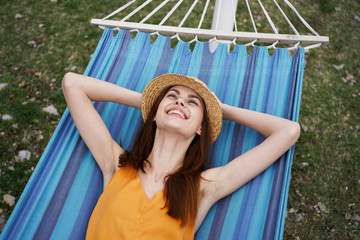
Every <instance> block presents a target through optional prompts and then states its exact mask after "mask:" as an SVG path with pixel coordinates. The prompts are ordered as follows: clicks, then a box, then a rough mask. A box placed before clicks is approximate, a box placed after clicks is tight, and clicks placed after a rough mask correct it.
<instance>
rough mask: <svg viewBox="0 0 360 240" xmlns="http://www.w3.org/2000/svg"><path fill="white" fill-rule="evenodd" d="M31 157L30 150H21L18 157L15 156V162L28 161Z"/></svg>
mask: <svg viewBox="0 0 360 240" xmlns="http://www.w3.org/2000/svg"><path fill="white" fill-rule="evenodd" d="M30 157H31V152H30V151H28V150H21V151H19V152H18V155H17V156H15V160H16V161H21V162H22V161H24V160H25V159H26V160H29V159H30Z"/></svg>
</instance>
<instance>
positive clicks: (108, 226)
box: [86, 168, 194, 240]
mask: <svg viewBox="0 0 360 240" xmlns="http://www.w3.org/2000/svg"><path fill="white" fill-rule="evenodd" d="M164 205H165V200H164V196H163V191H160V192H157V193H156V194H155V195H154V197H153V198H152V199H149V198H148V196H147V195H146V193H145V192H144V189H143V188H142V185H141V182H140V179H139V174H138V172H137V170H135V169H132V168H120V169H119V170H118V171H117V172H116V173H115V174H114V176H113V177H112V179H111V180H110V182H109V184H108V186H107V187H106V188H105V190H104V192H103V193H102V195H101V196H100V198H99V200H98V202H97V204H96V206H95V209H94V211H93V213H92V215H91V218H90V221H89V224H88V229H87V232H86V239H88V240H91V239H106V240H109V239H123V240H126V239H131V240H146V239H151V240H153V239H157V240H162V239H164V240H165V239H166V240H168V239H171V240H173V239H186V240H187V239H193V238H194V227H193V226H192V227H189V226H185V227H181V225H180V221H179V220H176V219H174V218H172V217H170V216H169V215H168V214H167V213H166V212H167V208H163V207H164Z"/></svg>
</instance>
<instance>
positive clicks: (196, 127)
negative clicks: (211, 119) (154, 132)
mask: <svg viewBox="0 0 360 240" xmlns="http://www.w3.org/2000/svg"><path fill="white" fill-rule="evenodd" d="M204 108H205V106H204V103H203V100H202V99H201V97H200V96H199V95H198V94H197V93H196V92H195V91H194V90H193V89H191V88H188V87H185V86H180V85H179V86H174V87H171V88H170V89H169V91H168V92H167V93H166V95H165V97H164V98H163V99H162V100H161V102H160V104H159V107H158V110H157V113H156V116H155V119H154V120H155V121H156V125H157V127H158V128H160V129H172V130H173V131H176V132H177V133H179V134H181V135H183V136H184V137H185V138H193V137H195V134H198V135H200V134H201V123H202V121H203V113H204Z"/></svg>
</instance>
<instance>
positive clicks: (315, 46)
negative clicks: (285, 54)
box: [304, 43, 322, 50]
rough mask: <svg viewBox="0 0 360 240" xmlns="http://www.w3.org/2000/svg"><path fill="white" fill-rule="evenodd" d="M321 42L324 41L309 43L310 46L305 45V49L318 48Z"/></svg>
mask: <svg viewBox="0 0 360 240" xmlns="http://www.w3.org/2000/svg"><path fill="white" fill-rule="evenodd" d="M321 44H322V43H316V44H313V45H309V46H306V47H304V49H305V50H309V49H313V48H317V47H320V46H321Z"/></svg>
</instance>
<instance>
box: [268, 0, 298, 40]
mask: <svg viewBox="0 0 360 240" xmlns="http://www.w3.org/2000/svg"><path fill="white" fill-rule="evenodd" d="M274 2H275V4H276V6H277V7H278V8H279V10H280V12H281V13H282V15H283V16H284V18H285V19H286V21H287V23H288V24H289V25H290V27H291V29H292V30H293V31H294V33H295V34H296V35H300V34H299V32H298V31H297V30H296V28H295V27H294V25H292V23H291V22H290V20H289V19H288V17H287V16H286V14H285V13H284V11H283V10H282V9H281V7H280V6H279V4H278V3H277V2H276V0H274Z"/></svg>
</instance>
